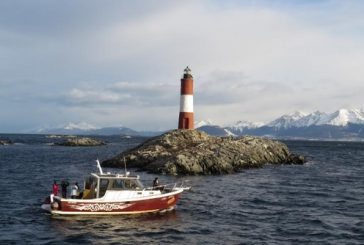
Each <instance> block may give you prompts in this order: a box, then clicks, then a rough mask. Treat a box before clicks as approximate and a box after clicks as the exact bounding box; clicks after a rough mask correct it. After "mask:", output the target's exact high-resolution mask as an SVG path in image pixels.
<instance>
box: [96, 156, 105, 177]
mask: <svg viewBox="0 0 364 245" xmlns="http://www.w3.org/2000/svg"><path fill="white" fill-rule="evenodd" d="M96 163H97V168H98V169H99V171H100V174H104V172H102V168H101V164H100V161H99V159H96Z"/></svg>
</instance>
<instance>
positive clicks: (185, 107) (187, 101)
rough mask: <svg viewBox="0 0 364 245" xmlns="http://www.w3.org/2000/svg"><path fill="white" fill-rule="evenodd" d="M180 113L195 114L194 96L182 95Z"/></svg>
mask: <svg viewBox="0 0 364 245" xmlns="http://www.w3.org/2000/svg"><path fill="white" fill-rule="evenodd" d="M179 111H180V112H193V95H190V94H188V95H181V103H180V109H179Z"/></svg>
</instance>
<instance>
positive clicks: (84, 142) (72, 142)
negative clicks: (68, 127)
mask: <svg viewBox="0 0 364 245" xmlns="http://www.w3.org/2000/svg"><path fill="white" fill-rule="evenodd" d="M55 145H61V146H100V145H106V143H105V142H104V141H101V140H96V139H91V138H88V137H82V138H78V137H74V138H67V140H66V141H63V142H59V143H55Z"/></svg>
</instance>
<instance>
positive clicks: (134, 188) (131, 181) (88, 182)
mask: <svg viewBox="0 0 364 245" xmlns="http://www.w3.org/2000/svg"><path fill="white" fill-rule="evenodd" d="M84 187H85V188H84V191H83V194H82V197H81V198H82V199H104V200H110V201H112V200H120V199H125V198H126V199H127V198H135V197H144V196H151V195H158V194H159V195H160V194H161V191H160V190H155V189H153V188H144V186H143V184H142V183H141V182H140V181H139V176H129V175H122V174H109V173H108V174H101V173H91V176H89V177H88V178H86V179H85V182H84Z"/></svg>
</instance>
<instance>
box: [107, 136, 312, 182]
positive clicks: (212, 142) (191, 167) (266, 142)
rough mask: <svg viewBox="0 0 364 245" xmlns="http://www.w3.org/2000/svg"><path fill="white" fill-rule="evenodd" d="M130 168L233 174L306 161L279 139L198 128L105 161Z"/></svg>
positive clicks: (144, 144) (193, 173)
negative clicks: (224, 134) (215, 133)
mask: <svg viewBox="0 0 364 245" xmlns="http://www.w3.org/2000/svg"><path fill="white" fill-rule="evenodd" d="M124 159H125V161H126V164H127V166H128V167H135V168H138V169H139V170H146V171H149V172H152V173H163V174H171V175H214V174H229V173H234V172H237V171H239V170H241V169H243V168H257V167H262V166H263V165H265V164H303V163H304V162H305V158H304V157H303V156H298V155H294V154H291V153H290V152H289V150H288V147H287V146H286V145H285V144H283V143H281V142H279V141H275V140H271V139H265V138H260V137H251V136H245V137H241V138H233V137H215V136H209V135H208V134H206V133H204V132H200V131H197V130H180V129H179V130H173V131H170V132H167V133H165V134H163V135H161V136H157V137H154V138H151V139H149V140H147V141H145V142H144V143H142V144H140V145H139V146H137V147H135V148H133V149H130V150H127V151H125V152H122V153H121V154H119V155H117V156H116V157H114V158H111V159H108V160H105V161H103V162H102V166H104V167H124Z"/></svg>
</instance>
